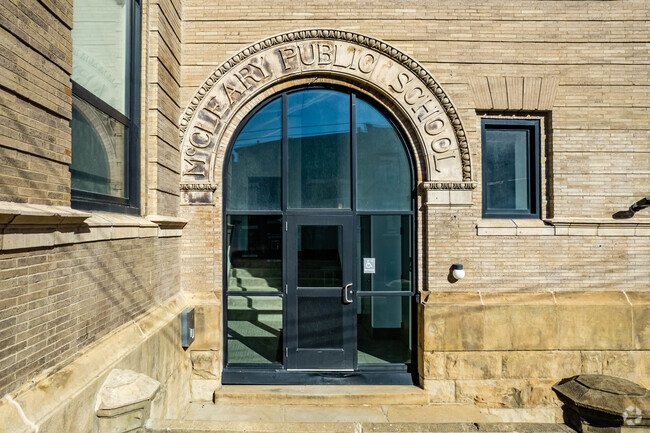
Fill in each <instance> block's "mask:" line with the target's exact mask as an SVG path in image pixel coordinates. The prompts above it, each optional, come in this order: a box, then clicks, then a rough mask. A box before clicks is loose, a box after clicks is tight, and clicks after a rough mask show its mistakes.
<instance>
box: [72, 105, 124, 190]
mask: <svg viewBox="0 0 650 433" xmlns="http://www.w3.org/2000/svg"><path fill="white" fill-rule="evenodd" d="M70 127H71V129H72V161H71V163H70V176H71V187H72V189H75V190H78V191H86V192H93V193H97V194H104V195H110V196H113V197H125V194H126V188H125V185H124V178H125V173H124V146H125V141H126V128H125V127H124V125H122V124H121V123H119V122H118V121H116V120H115V119H113V118H111V117H109V116H107V115H106V114H104V113H103V112H101V111H99V110H97V109H96V108H95V107H93V106H92V105H90V104H88V103H87V102H85V101H83V100H81V99H79V98H77V97H76V96H73V98H72V120H71V121H70Z"/></svg>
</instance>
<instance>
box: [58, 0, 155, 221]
mask: <svg viewBox="0 0 650 433" xmlns="http://www.w3.org/2000/svg"><path fill="white" fill-rule="evenodd" d="M129 3H130V8H131V9H130V11H129V14H128V16H129V22H128V29H127V30H128V38H129V41H128V43H127V44H126V47H125V49H126V62H125V63H126V65H125V68H126V71H125V72H126V74H127V80H126V83H125V93H126V100H127V104H128V105H127V110H126V112H127V114H129V116H130V117H129V116H125V115H124V114H122V113H120V112H119V111H118V110H117V109H115V108H114V107H112V106H111V105H109V104H108V103H106V102H104V101H103V100H102V99H101V98H99V97H97V96H96V95H94V94H93V93H92V92H90V91H89V90H87V89H85V88H84V87H83V86H81V85H80V84H78V83H76V82H75V81H74V80H71V82H72V95H73V96H75V97H77V98H79V99H81V100H83V101H84V102H87V103H88V104H90V105H92V106H93V107H94V108H96V109H97V110H99V111H101V112H102V113H104V114H106V115H107V116H109V117H111V118H113V119H114V120H116V121H117V122H119V123H121V124H122V125H124V128H125V129H126V131H127V133H126V134H125V141H126V143H125V146H124V185H125V192H126V194H125V197H113V196H110V195H105V194H98V193H94V192H88V191H81V190H76V189H72V188H71V189H70V205H71V207H72V208H74V209H80V210H97V211H107V212H115V213H124V214H130V215H138V214H139V213H140V64H141V61H140V53H141V49H140V47H141V37H142V35H141V33H142V32H141V29H142V10H141V1H140V0H132V1H130V2H129ZM73 44H74V41H73ZM72 151H73V152H74V150H72Z"/></svg>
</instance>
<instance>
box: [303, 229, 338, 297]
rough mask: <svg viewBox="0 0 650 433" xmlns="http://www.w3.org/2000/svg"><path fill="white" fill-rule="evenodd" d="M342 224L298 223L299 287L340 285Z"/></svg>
mask: <svg viewBox="0 0 650 433" xmlns="http://www.w3.org/2000/svg"><path fill="white" fill-rule="evenodd" d="M342 244H343V228H342V227H341V226H298V287H341V286H342V282H343V268H342V261H341V258H342V250H341V248H342Z"/></svg>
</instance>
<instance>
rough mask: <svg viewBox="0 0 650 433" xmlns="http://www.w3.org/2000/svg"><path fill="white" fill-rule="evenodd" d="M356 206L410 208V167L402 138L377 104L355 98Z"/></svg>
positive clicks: (392, 208)
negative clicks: (377, 107)
mask: <svg viewBox="0 0 650 433" xmlns="http://www.w3.org/2000/svg"><path fill="white" fill-rule="evenodd" d="M356 107H357V108H356V109H357V113H356V114H357V130H356V134H357V209H359V210H410V209H411V168H410V166H409V162H408V155H407V153H406V149H405V148H404V145H403V144H402V139H401V138H400V136H399V134H398V133H397V131H396V130H395V128H394V127H393V125H392V124H391V123H390V122H389V121H388V119H386V117H385V116H384V115H383V114H381V113H380V112H379V110H377V109H376V108H374V107H372V106H371V105H370V104H368V103H367V102H365V101H363V100H361V99H357V103H356Z"/></svg>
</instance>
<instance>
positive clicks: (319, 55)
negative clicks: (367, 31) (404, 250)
mask: <svg viewBox="0 0 650 433" xmlns="http://www.w3.org/2000/svg"><path fill="white" fill-rule="evenodd" d="M303 74H304V75H305V76H308V77H310V78H311V77H314V78H315V79H318V77H324V78H329V79H331V80H334V82H340V83H341V85H345V83H348V82H351V83H356V84H357V85H358V86H359V87H360V88H362V89H363V88H372V89H374V91H373V92H374V93H373V97H376V98H378V99H379V103H380V104H384V105H387V104H388V101H390V104H397V105H398V106H401V107H400V110H398V111H399V112H400V113H401V114H400V116H403V117H400V119H401V120H400V122H406V123H405V125H404V128H405V129H406V130H408V131H412V132H409V134H413V135H412V136H411V138H410V140H411V141H413V142H414V143H415V145H416V146H420V148H421V152H422V154H423V155H424V159H423V160H422V163H423V164H424V165H425V166H424V170H423V172H424V173H425V180H426V181H442V182H468V181H471V159H470V154H469V147H468V145H467V139H466V134H465V131H464V130H463V127H462V123H461V122H460V119H459V118H458V115H457V113H456V110H455V108H454V107H453V105H452V104H451V102H450V101H449V97H448V96H447V95H446V94H445V93H444V91H443V90H442V89H441V88H440V86H439V85H438V83H437V82H436V81H435V79H434V78H433V77H431V75H430V74H429V73H428V72H427V71H426V70H425V69H424V68H422V66H420V65H419V64H418V63H417V62H416V61H414V60H413V59H411V58H410V57H409V56H407V55H405V54H404V53H402V52H400V51H399V50H397V49H395V48H393V47H391V46H390V45H389V44H386V43H384V42H382V41H380V40H377V39H373V38H369V37H366V36H362V35H358V34H355V33H352V32H341V31H337V30H304V31H296V32H290V33H285V34H282V35H279V36H274V37H272V38H268V39H266V40H264V41H260V42H258V43H256V44H253V45H251V46H249V47H247V48H245V49H244V50H242V51H241V52H239V53H238V54H236V55H235V56H233V57H232V58H231V59H229V60H227V61H226V62H225V63H224V64H222V65H221V66H219V67H218V68H217V69H216V70H215V71H214V72H213V73H212V74H211V75H210V77H208V79H207V80H206V81H205V83H204V84H203V85H202V86H201V88H200V89H199V91H198V92H197V93H196V95H195V97H194V98H193V99H191V103H190V106H189V107H188V108H187V110H186V112H185V114H184V115H183V117H182V118H181V124H180V127H179V130H180V133H181V141H182V142H181V145H182V149H183V151H182V152H183V170H182V175H181V181H182V182H183V183H188V184H190V183H191V184H195V183H197V182H207V183H213V182H214V179H215V176H216V177H217V178H218V177H220V176H221V172H220V167H214V166H213V164H214V163H215V161H217V160H219V161H221V160H222V158H215V157H214V155H215V152H217V151H218V149H220V148H222V146H227V145H228V141H229V140H230V139H231V138H232V131H233V130H234V127H236V126H237V125H236V124H233V122H239V121H241V119H242V117H243V116H242V115H237V113H238V111H239V110H240V109H241V108H242V107H243V106H244V104H246V103H247V102H248V101H250V100H251V98H254V97H255V95H256V94H257V93H258V92H260V91H263V90H264V91H266V90H265V89H272V88H273V86H275V85H276V84H279V83H284V82H285V81H286V80H287V79H289V78H291V77H300V76H301V75H303ZM303 82H304V81H303ZM283 86H286V85H283ZM283 88H285V87H283ZM272 93H273V92H272V91H271V92H270V93H269V94H272ZM387 106H388V105H387ZM225 131H230V132H229V133H227V134H226V132H225Z"/></svg>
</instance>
